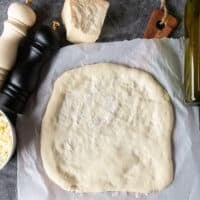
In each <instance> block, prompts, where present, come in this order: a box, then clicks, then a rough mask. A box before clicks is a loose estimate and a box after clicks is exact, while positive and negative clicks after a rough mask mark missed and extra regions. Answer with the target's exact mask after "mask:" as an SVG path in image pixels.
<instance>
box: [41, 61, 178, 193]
mask: <svg viewBox="0 0 200 200" xmlns="http://www.w3.org/2000/svg"><path fill="white" fill-rule="evenodd" d="M173 123H174V115H173V107H172V105H171V102H170V98H169V95H168V94H167V92H166V91H165V90H164V89H163V88H162V87H161V86H160V85H159V83H158V82H157V81H156V80H155V79H154V78H153V77H152V76H151V75H150V74H148V73H146V72H144V71H141V70H138V69H133V68H128V67H125V66H119V65H115V64H106V63H104V64H95V65H90V66H85V67H82V68H78V69H74V70H70V71H67V72H65V73H64V74H63V75H62V76H61V77H59V78H58V79H57V80H56V82H55V85H54V89H53V93H52V96H51V98H50V101H49V103H48V106H47V109H46V112H45V115H44V118H43V122H42V128H41V155H42V160H43V166H44V168H45V171H46V173H47V175H48V176H49V178H50V179H51V180H52V181H54V182H55V183H57V184H58V185H59V186H60V187H62V188H63V189H65V190H68V191H79V192H102V191H124V192H125V191H126V192H138V193H148V192H152V191H160V190H162V189H164V188H166V187H167V186H168V185H169V184H170V183H171V182H172V180H173V163H172V155H171V134H172V132H173Z"/></svg>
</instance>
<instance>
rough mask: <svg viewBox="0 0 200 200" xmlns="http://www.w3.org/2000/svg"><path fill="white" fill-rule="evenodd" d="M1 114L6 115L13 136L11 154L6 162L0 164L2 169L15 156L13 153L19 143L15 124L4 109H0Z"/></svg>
mask: <svg viewBox="0 0 200 200" xmlns="http://www.w3.org/2000/svg"><path fill="white" fill-rule="evenodd" d="M0 114H2V115H3V116H4V117H5V119H6V120H7V122H8V125H9V127H10V135H11V137H12V147H11V149H10V152H9V156H8V157H7V159H6V161H5V162H4V164H3V165H1V166H0V170H2V169H3V168H4V167H5V166H6V165H7V164H8V162H9V161H10V159H11V158H12V156H13V154H14V152H15V148H16V143H17V141H16V140H17V139H16V131H15V128H14V126H13V124H12V123H11V121H10V119H9V118H8V117H7V115H6V114H5V113H4V112H3V111H2V110H0Z"/></svg>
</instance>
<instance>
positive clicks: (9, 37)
mask: <svg viewBox="0 0 200 200" xmlns="http://www.w3.org/2000/svg"><path fill="white" fill-rule="evenodd" d="M35 21H36V15H35V13H34V11H33V10H32V9H31V8H30V7H29V6H27V5H25V4H22V3H12V4H11V5H10V6H9V8H8V19H7V20H6V21H5V22H4V30H3V32H2V35H1V37H0V88H1V87H2V84H3V82H4V80H5V79H6V77H7V75H8V73H9V71H10V70H11V68H12V66H13V65H14V63H15V61H16V56H17V50H18V46H19V43H20V41H21V39H22V38H23V37H24V36H26V34H27V30H28V28H29V27H31V26H33V25H34V23H35Z"/></svg>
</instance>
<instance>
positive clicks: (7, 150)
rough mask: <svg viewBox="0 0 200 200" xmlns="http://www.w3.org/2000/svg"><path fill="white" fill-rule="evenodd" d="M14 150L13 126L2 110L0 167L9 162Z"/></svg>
mask: <svg viewBox="0 0 200 200" xmlns="http://www.w3.org/2000/svg"><path fill="white" fill-rule="evenodd" d="M12 150H13V136H12V127H11V125H10V123H9V121H8V119H7V118H6V116H5V115H4V114H3V113H2V112H0V169H1V168H3V167H4V165H5V164H6V163H7V162H8V160H9V158H10V157H11V154H12Z"/></svg>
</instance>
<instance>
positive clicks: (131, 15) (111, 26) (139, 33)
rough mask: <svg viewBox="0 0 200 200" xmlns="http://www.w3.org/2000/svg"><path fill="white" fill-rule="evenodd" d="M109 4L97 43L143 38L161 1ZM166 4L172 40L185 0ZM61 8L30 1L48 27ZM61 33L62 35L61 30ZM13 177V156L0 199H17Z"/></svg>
mask: <svg viewBox="0 0 200 200" xmlns="http://www.w3.org/2000/svg"><path fill="white" fill-rule="evenodd" d="M11 2H14V1H13V0H0V31H2V29H3V21H4V20H5V19H6V18H7V16H6V12H7V8H8V5H9V4H10V3H11ZM21 2H23V1H21ZM110 3H111V6H110V9H109V13H108V16H107V19H106V21H105V25H104V28H103V31H102V34H101V37H100V41H114V40H124V39H133V38H138V37H140V38H142V37H143V32H144V29H145V27H146V24H147V21H148V18H149V16H150V14H151V12H152V10H153V9H154V8H158V7H159V6H160V0H110ZM167 3H168V7H169V10H170V11H171V12H172V13H173V14H174V15H175V16H177V17H178V19H179V22H180V23H179V26H178V28H177V29H176V30H175V31H174V32H173V33H172V35H171V37H180V36H183V13H184V5H185V0H168V1H167ZM62 5H63V0H33V5H32V6H33V7H34V8H35V10H36V11H37V14H38V21H37V24H40V23H45V24H50V23H51V21H52V20H53V19H60V12H61V9H62ZM61 30H62V32H64V30H63V29H61ZM27 134H28V133H27ZM16 176H17V174H16V156H15V157H14V158H13V159H12V161H11V162H10V163H9V165H8V166H7V167H6V168H5V169H4V170H2V171H1V172H0V200H15V199H16V193H17V189H16V181H17V178H16ZM30 178H31V177H30ZM30 195H32V194H30ZM36 200H37V199H36Z"/></svg>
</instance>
